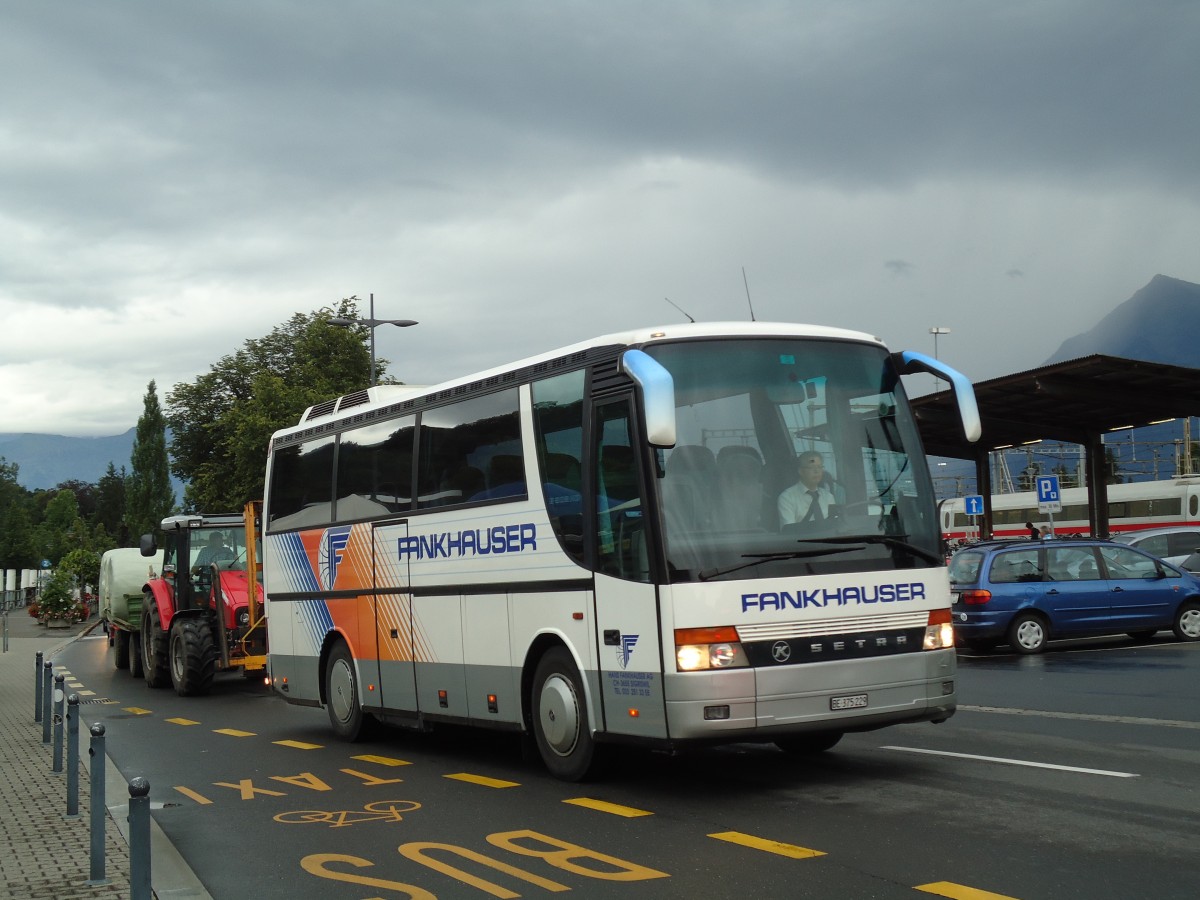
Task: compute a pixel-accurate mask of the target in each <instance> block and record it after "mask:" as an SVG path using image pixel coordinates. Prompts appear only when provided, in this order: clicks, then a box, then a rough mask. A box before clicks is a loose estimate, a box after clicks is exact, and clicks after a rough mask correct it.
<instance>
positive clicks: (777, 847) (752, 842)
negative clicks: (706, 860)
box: [709, 831, 825, 859]
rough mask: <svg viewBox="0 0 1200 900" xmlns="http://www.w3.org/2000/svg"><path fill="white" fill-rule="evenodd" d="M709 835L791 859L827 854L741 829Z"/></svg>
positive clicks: (719, 839)
mask: <svg viewBox="0 0 1200 900" xmlns="http://www.w3.org/2000/svg"><path fill="white" fill-rule="evenodd" d="M709 837H710V838H716V839H717V840H718V841H728V842H729V843H731V844H741V845H742V846H743V847H749V848H750V849H752V850H765V851H767V852H768V853H778V854H779V855H780V856H787V857H790V858H791V859H811V858H812V857H814V856H824V855H825V853H824V852H823V851H821V850H810V849H808V848H807V847H797V846H796V845H795V844H783V843H780V842H779V841H769V840H767V839H766V838H759V837H754V836H753V835H750V834H742V833H741V832H740V831H721V832H718V833H717V834H710V835H709Z"/></svg>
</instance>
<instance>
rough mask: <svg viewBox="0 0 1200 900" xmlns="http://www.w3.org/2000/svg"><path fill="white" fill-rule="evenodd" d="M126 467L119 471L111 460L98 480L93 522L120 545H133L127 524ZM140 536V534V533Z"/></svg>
mask: <svg viewBox="0 0 1200 900" xmlns="http://www.w3.org/2000/svg"><path fill="white" fill-rule="evenodd" d="M125 481H126V476H125V467H124V466H121V471H120V472H118V471H117V469H116V467H115V466H114V465H113V464H112V463H111V462H110V463H109V464H108V470H107V471H106V472H105V473H104V475H103V476H101V478H100V480H99V481H98V482H96V514H95V517H94V519H93V524H94V525H95V527H96V529H97V530H99V529H100V528H103V529H104V532H105V533H106V534H108V535H111V536H112V539H113V540H114V541H116V544H117V546H118V547H129V546H132V545H131V544H130V542H129V528H128V526H127V525H125ZM139 536H140V535H139Z"/></svg>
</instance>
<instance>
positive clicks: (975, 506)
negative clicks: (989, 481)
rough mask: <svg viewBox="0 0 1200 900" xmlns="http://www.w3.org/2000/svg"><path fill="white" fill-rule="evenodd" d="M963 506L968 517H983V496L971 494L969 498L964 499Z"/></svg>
mask: <svg viewBox="0 0 1200 900" xmlns="http://www.w3.org/2000/svg"><path fill="white" fill-rule="evenodd" d="M963 506H964V508H965V509H966V512H967V515H968V516H982V515H983V495H982V494H970V495H969V496H966V497H963Z"/></svg>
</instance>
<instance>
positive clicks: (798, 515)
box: [777, 482, 837, 525]
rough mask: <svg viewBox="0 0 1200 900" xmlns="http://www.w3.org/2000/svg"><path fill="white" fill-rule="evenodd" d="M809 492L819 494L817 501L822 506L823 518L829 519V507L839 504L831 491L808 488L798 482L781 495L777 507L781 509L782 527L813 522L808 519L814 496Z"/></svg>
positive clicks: (780, 519) (780, 522) (780, 520)
mask: <svg viewBox="0 0 1200 900" xmlns="http://www.w3.org/2000/svg"><path fill="white" fill-rule="evenodd" d="M809 491H816V492H817V501H818V502H819V503H820V506H821V517H822V518H823V519H828V518H829V507H830V506H832V505H833V504H834V503H836V502H837V501H836V500H835V499H834V496H833V494H832V493H831V492H830V491H829V489H828V488H826V487H821V486H818V487H815V488H808V487H805V486H804V485H803V484H802V483H800V482H797V483H796V484H793V485H792V486H791V487H790V488H788V489H787V490H786V491H784V492H783V493H782V494H780V495H779V500H778V503H777V505H778V507H779V524H780V525H792V524H794V523H796V522H804V521H806V520H808V521H812V520H811V519H808V513H809V510H810V508H811V507H812V502H813V497H812V494H810V493H809Z"/></svg>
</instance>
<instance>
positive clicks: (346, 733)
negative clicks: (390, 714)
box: [325, 641, 375, 743]
mask: <svg viewBox="0 0 1200 900" xmlns="http://www.w3.org/2000/svg"><path fill="white" fill-rule="evenodd" d="M325 710H326V712H328V713H329V724H330V725H331V726H332V727H333V733H334V734H336V735H337V736H338V737H339V738H341V739H342V740H344V741H350V742H351V743H354V742H356V741H361V740H364V739H366V738H367V737H369V736H370V733H371V731H372V728H371V726H372V725H373V724H374V722H375V720H374V719H373V718H372V717H371V715H370V714H369V713H367V712H365V711H364V710H363V708H362V692H361V691H360V690H359V687H358V675H357V674H356V673H355V671H354V657H353V656H352V655H351V654H350V648H349V647H347V646H346V644H345V642H344V641H338V644H337V646H335V647H334V648H333V650H332V652H331V653H330V654H329V662H328V664H327V665H326V666H325Z"/></svg>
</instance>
